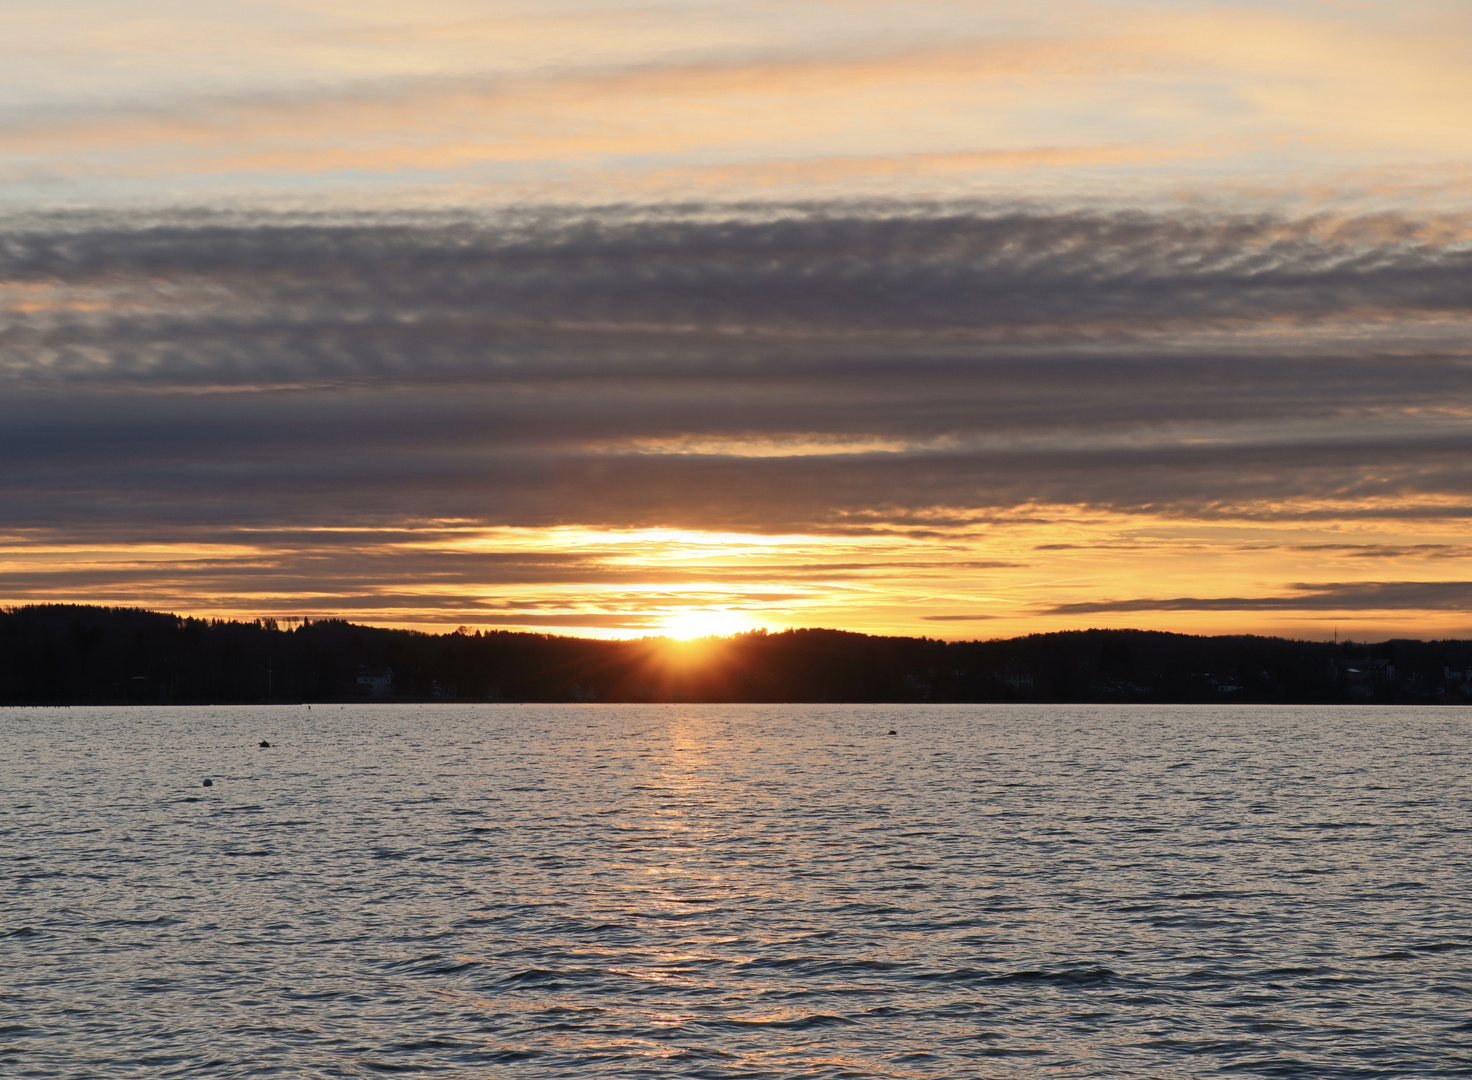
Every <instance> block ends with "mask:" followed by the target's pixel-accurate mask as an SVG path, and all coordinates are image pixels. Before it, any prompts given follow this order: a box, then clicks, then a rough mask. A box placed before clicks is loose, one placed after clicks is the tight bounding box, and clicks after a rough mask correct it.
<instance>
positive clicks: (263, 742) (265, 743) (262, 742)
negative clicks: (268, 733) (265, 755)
mask: <svg viewBox="0 0 1472 1080" xmlns="http://www.w3.org/2000/svg"><path fill="white" fill-rule="evenodd" d="M261 745H262V746H263V747H270V745H271V744H270V743H268V742H267V741H266V740H265V739H262V740H261Z"/></svg>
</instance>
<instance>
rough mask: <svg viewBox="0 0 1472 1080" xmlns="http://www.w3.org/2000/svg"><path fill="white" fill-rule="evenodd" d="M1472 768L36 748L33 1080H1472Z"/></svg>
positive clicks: (26, 1056) (9, 945) (191, 712)
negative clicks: (1440, 1079)
mask: <svg viewBox="0 0 1472 1080" xmlns="http://www.w3.org/2000/svg"><path fill="white" fill-rule="evenodd" d="M891 728H893V729H894V730H895V731H896V732H897V734H895V735H893V736H890V735H888V734H886V733H887V732H888V731H889V730H890V729H891ZM1469 732H1472V710H1467V711H1463V710H1453V709H1378V708H1371V707H1358V708H1165V707H1156V708H1139V707H1094V706H1088V707H1060V708H1044V707H1031V706H1025V707H1024V706H1018V707H997V706H966V707H949V706H922V707H850V706H612V707H608V706H596V705H587V706H548V707H525V706H509V705H505V706H458V707H457V706H447V707H439V706H387V705H385V706H376V707H375V706H348V707H345V708H344V707H339V706H317V707H315V708H314V709H312V710H310V711H309V710H307V709H306V708H305V707H301V706H290V707H287V706H281V707H262V708H138V709H101V708H98V709H50V710H43V709H35V710H25V709H14V710H3V711H0V751H3V753H0V780H3V783H0V868H3V869H0V873H3V878H0V1074H3V1075H5V1076H13V1077H89V1078H90V1077H114V1076H129V1077H131V1076H138V1077H172V1076H208V1077H245V1076H273V1075H274V1076H282V1077H343V1076H352V1077H359V1076H363V1077H366V1076H382V1075H386V1074H397V1075H407V1076H436V1077H523V1076H525V1077H548V1076H567V1077H574V1076H576V1077H582V1076H697V1077H820V1076H821V1077H911V1076H924V1077H940V1076H944V1077H950V1076H962V1077H971V1076H975V1077H1022V1076H1026V1077H1033V1076H1051V1075H1062V1076H1069V1077H1084V1076H1088V1077H1202V1076H1209V1075H1216V1074H1227V1075H1231V1074H1235V1075H1241V1076H1263V1077H1411V1076H1466V1075H1472V843H1469V839H1472V837H1469V831H1468V830H1469V824H1472V783H1469V780H1468V770H1469V764H1472V738H1469ZM261 739H267V740H269V741H270V742H271V743H272V744H273V745H272V746H271V747H270V748H269V749H264V748H261V747H259V746H258V745H257V743H258V742H259V741H260V740H261ZM206 777H209V778H211V779H212V780H213V786H212V787H209V788H204V787H202V786H201V782H202V781H203V780H204V779H205V778H206Z"/></svg>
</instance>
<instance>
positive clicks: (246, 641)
mask: <svg viewBox="0 0 1472 1080" xmlns="http://www.w3.org/2000/svg"><path fill="white" fill-rule="evenodd" d="M367 701H382V702H401V703H408V702H435V701H439V702H452V701H459V702H525V703H556V702H584V703H629V704H639V703H668V704H686V703H710V704H739V703H752V704H819V703H829V704H857V703H873V704H919V703H935V704H950V703H953V704H962V703H1002V702H1036V703H1041V704H1065V703H1072V704H1103V703H1111V702H1113V703H1130V704H1152V703H1153V704H1206V703H1221V704H1239V703H1258V704H1380V705H1462V704H1467V703H1469V702H1472V641H1464V640H1443V641H1418V640H1394V641H1386V642H1378V643H1375V644H1359V643H1355V642H1347V641H1346V642H1337V643H1329V642H1314V641H1292V640H1288V639H1284V638H1272V637H1261V636H1255V635H1224V636H1215V637H1198V636H1192V635H1187V634H1174V633H1166V632H1163V631H1153V630H1096V629H1095V630H1075V631H1062V632H1054V633H1047V634H1031V635H1027V636H1024V637H1017V638H1008V639H997V640H990V641H961V642H947V641H938V640H933V639H929V638H904V637H879V636H874V635H867V634H859V633H852V632H849V631H843V630H825V629H803V630H786V631H782V632H779V633H767V632H764V631H755V632H751V633H746V634H737V635H734V636H731V637H724V638H707V639H702V640H698V641H694V642H679V641H675V640H673V639H670V638H644V639H639V640H622V641H610V640H604V639H592V638H575V637H558V636H553V635H548V634H535V633H517V632H512V631H502V630H493V631H489V632H484V631H481V632H475V633H468V632H465V631H455V632H451V633H446V634H438V635H436V634H425V633H422V632H419V631H413V630H393V629H383V628H380V627H372V626H361V625H356V624H353V623H349V622H347V621H345V620H342V619H323V620H317V621H303V622H302V623H301V624H299V625H295V626H292V627H288V628H284V629H283V628H282V627H280V626H279V625H277V624H276V623H275V622H274V621H272V620H256V621H253V622H240V621H225V620H217V619H216V620H206V619H195V618H185V617H181V616H176V615H171V614H167V613H161V612H153V611H146V610H143V609H138V608H109V607H100V606H88V605H70V604H58V605H34V606H28V607H17V608H11V609H7V610H4V611H0V705H38V706H39V705H149V704H154V705H186V704H187V705H196V704H197V705H242V704H316V703H323V704H329V703H330V704H345V703H349V702H367Z"/></svg>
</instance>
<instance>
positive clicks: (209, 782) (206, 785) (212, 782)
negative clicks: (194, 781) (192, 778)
mask: <svg viewBox="0 0 1472 1080" xmlns="http://www.w3.org/2000/svg"><path fill="white" fill-rule="evenodd" d="M199 786H200V787H214V786H215V782H214V781H213V780H206V781H205V782H204V783H202V784H200V785H199Z"/></svg>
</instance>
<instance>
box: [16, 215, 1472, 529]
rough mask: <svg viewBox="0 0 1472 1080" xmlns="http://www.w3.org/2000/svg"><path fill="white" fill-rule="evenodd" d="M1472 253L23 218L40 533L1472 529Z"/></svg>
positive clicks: (936, 229) (706, 227) (1145, 236)
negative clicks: (1395, 522)
mask: <svg viewBox="0 0 1472 1080" xmlns="http://www.w3.org/2000/svg"><path fill="white" fill-rule="evenodd" d="M1466 236H1467V234H1466V232H1465V230H1464V229H1463V228H1462V225H1461V223H1458V222H1453V221H1417V220H1413V219H1397V218H1390V217H1377V218H1361V219H1353V218H1351V219H1332V218H1328V217H1325V218H1310V219H1297V220H1286V219H1274V218H1270V217H1251V218H1220V217H1219V218H1211V217H1174V218H1173V217H1167V216H1149V215H1145V214H1114V215H1107V214H1100V215H1089V214H1083V213H1053V214H1050V213H1044V212H1040V211H1030V212H1020V211H1009V212H1005V213H1003V212H988V211H986V210H984V209H975V208H972V209H956V208H937V207H927V206H887V207H867V208H862V207H861V208H842V207H795V208H789V209H787V210H785V211H780V212H779V211H775V210H772V209H771V208H766V209H762V210H757V209H752V210H750V211H740V210H729V209H728V210H725V211H722V212H720V213H717V212H715V211H713V210H707V209H701V208H687V209H685V210H683V211H679V212H669V211H666V212H659V213H656V212H654V211H640V210H638V209H635V208H624V209H618V210H609V211H605V212H602V213H589V214H585V215H582V216H577V217H574V216H567V215H562V216H558V215H551V214H540V215H539V214H533V213H527V214H524V215H521V216H508V217H506V218H504V219H501V220H497V221H486V220H475V219H464V220H449V219H443V218H442V219H425V220H423V221H418V222H407V221H403V220H399V221H387V220H384V221H377V220H372V219H357V220H344V221H338V222H335V223H332V222H318V221H311V220H293V221H288V220H285V219H279V220H266V219H263V220H256V221H240V220H237V221H225V220H220V219H212V218H200V219H196V220H192V221H191V220H183V219H181V220H175V221H170V222H164V223H157V222H155V223H153V224H151V225H142V224H138V223H130V222H127V221H113V222H103V221H98V220H92V219H86V220H84V219H75V220H61V219H54V220H48V221H41V222H32V223H30V224H28V225H12V226H11V227H10V229H9V231H8V233H6V234H5V235H4V236H3V237H0V290H3V292H0V297H3V301H4V304H5V305H6V311H7V315H6V322H5V325H4V328H3V330H0V385H3V386H4V395H3V400H0V458H3V460H4V461H5V463H6V468H5V469H4V472H3V475H0V504H3V507H4V509H3V511H0V514H3V521H0V524H3V525H5V526H8V527H23V526H46V527H51V528H66V529H73V530H80V531H85V530H87V529H92V528H98V529H106V530H109V531H110V532H111V533H112V534H114V535H122V534H124V533H126V532H127V531H128V530H130V529H131V530H137V531H142V532H147V531H149V530H158V529H163V528H173V527H179V528H187V527H191V526H196V527H207V526H211V525H241V524H251V525H260V524H271V525H278V524H297V525H306V524H314V523H316V524H322V523H331V524H337V525H352V524H355V523H362V524H368V523H371V524H384V523H391V522H394V521H399V520H408V519H426V518H457V519H464V520H471V521H478V522H484V523H489V524H528V525H546V524H558V523H561V524H597V525H684V526H694V527H715V526H719V527H741V528H748V529H759V530H761V529H766V530H780V529H817V530H824V529H828V530H840V531H841V530H852V529H863V528H869V527H876V526H886V527H888V526H895V527H902V528H922V527H926V526H927V525H933V524H935V523H937V522H940V523H944V522H947V521H952V520H964V519H966V517H967V516H968V515H975V514H979V513H986V512H989V511H993V510H1000V509H1008V508H1013V507H1017V506H1020V505H1026V504H1029V503H1063V504H1074V505H1086V506H1095V507H1103V508H1112V509H1121V510H1128V511H1140V510H1148V511H1151V512H1155V513H1164V514H1178V515H1198V516H1221V515H1243V514H1245V515H1248V516H1253V515H1269V516H1271V515H1273V514H1281V515H1285V516H1293V515H1300V516H1301V515H1306V514H1308V515H1311V514H1313V513H1316V512H1319V511H1317V510H1316V509H1315V507H1316V506H1317V505H1318V503H1319V502H1321V501H1323V500H1333V501H1334V502H1335V504H1336V505H1338V506H1339V507H1340V508H1341V509H1336V510H1335V511H1334V512H1335V513H1341V512H1349V513H1353V512H1355V510H1354V507H1359V508H1361V512H1366V513H1370V512H1373V513H1376V514H1384V515H1395V514H1404V513H1435V514H1461V513H1463V512H1464V511H1465V509H1466V508H1467V507H1469V506H1472V500H1469V499H1468V495H1469V493H1472V456H1469V450H1472V437H1469V433H1468V431H1467V428H1466V424H1465V421H1464V419H1463V417H1464V416H1465V415H1467V410H1469V409H1472V382H1469V372H1472V368H1469V366H1468V359H1469V357H1468V354H1467V351H1466V337H1465V328H1466V326H1467V324H1468V318H1469V316H1472V245H1469V243H1468V240H1467V239H1466ZM1345 506H1349V507H1350V509H1349V510H1348V511H1344V510H1343V507H1345Z"/></svg>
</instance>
